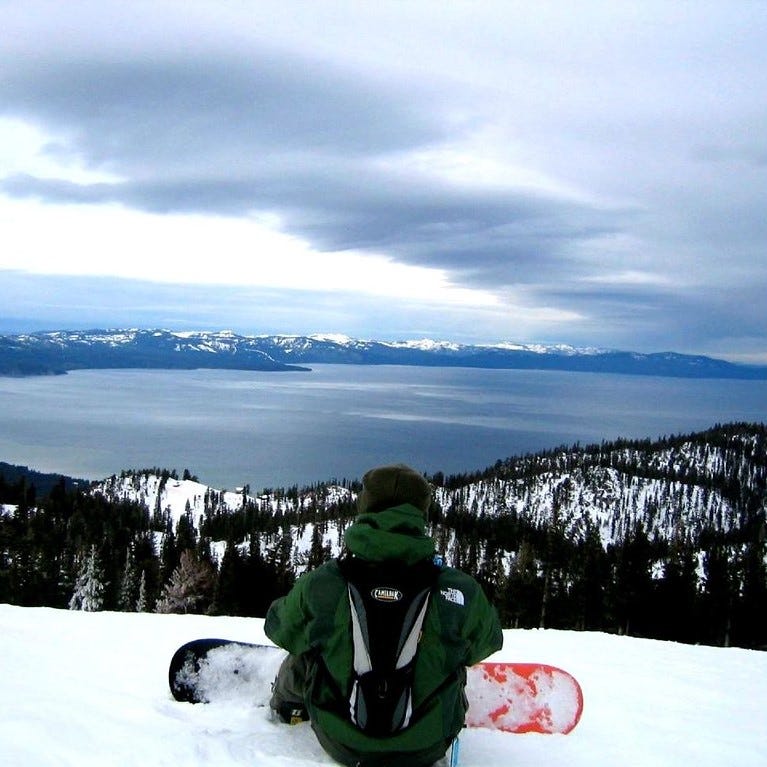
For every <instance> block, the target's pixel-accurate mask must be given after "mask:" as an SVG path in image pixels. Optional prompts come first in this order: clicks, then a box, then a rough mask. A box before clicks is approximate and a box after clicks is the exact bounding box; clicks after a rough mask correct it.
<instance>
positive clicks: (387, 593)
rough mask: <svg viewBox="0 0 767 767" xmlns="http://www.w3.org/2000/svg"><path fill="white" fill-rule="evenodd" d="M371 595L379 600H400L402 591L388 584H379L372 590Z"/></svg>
mask: <svg viewBox="0 0 767 767" xmlns="http://www.w3.org/2000/svg"><path fill="white" fill-rule="evenodd" d="M370 596H371V597H373V599H376V600H377V601H379V602H399V601H400V599H402V592H401V591H399V590H398V589H392V588H389V587H388V586H378V587H376V588H374V589H373V590H372V591H371V592H370Z"/></svg>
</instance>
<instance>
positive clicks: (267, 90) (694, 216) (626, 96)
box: [0, 0, 767, 362]
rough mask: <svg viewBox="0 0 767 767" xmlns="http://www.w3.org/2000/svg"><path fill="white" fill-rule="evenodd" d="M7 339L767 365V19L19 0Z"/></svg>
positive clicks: (676, 8) (9, 25)
mask: <svg viewBox="0 0 767 767" xmlns="http://www.w3.org/2000/svg"><path fill="white" fill-rule="evenodd" d="M0 29H1V30H2V35H0V290H1V291H2V296H3V302H2V309H0V332H18V331H23V330H34V329H50V328H64V327H66V328H74V327H105V326H109V327H116V326H126V325H130V326H140V327H168V328H186V329H218V328H230V329H233V330H235V331H238V332H242V333H272V332H284V333H314V332H337V333H346V334H348V335H351V336H355V337H361V338H381V339H404V338H418V337H424V336H428V337H432V338H440V339H451V340H458V341H467V342H494V341H501V340H510V341H522V342H525V341H526V342H564V343H571V344H575V345H581V346H583V345H596V346H607V347H613V348H623V349H635V350H639V351H662V350H667V349H673V350H675V351H680V352H696V353H704V354H711V355H714V356H720V357H726V358H729V359H734V360H742V361H752V362H767V300H766V299H765V296H767V80H766V79H765V72H767V45H766V44H765V40H767V3H765V2H760V1H759V0H754V1H753V2H749V1H747V0H722V1H721V2H708V1H707V0H691V1H690V2H682V1H674V2H669V0H663V2H651V1H650V0H637V2H615V1H611V2H607V0H605V2H566V1H565V0H562V2H546V1H545V0H544V1H543V2H536V3H532V4H531V3H529V2H515V1H514V0H504V1H503V2H490V1H488V2H483V1H482V0H473V1H472V2H462V1H461V0H436V1H432V0H411V1H410V2H404V0H403V1H402V2H386V1H385V0H377V1H376V2H364V1H362V0H355V1H352V0H348V1H347V2H340V1H339V2H330V1H326V0H306V1H305V2H298V1H293V2H291V0H280V1H279V2H271V1H270V0H265V1H264V2H258V1H256V0H250V1H248V0H241V1H239V2H237V1H235V0H207V1H195V0H179V1H178V2H172V1H169V0H152V1H151V2H141V1H140V0H139V1H137V0H132V1H131V2H129V3H125V2H117V0H98V1H97V2H77V0H74V1H73V2H67V3H61V2H37V1H36V0H24V1H23V2H18V1H14V0H8V1H3V0H0Z"/></svg>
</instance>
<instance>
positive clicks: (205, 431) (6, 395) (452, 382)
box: [0, 365, 767, 491]
mask: <svg viewBox="0 0 767 767" xmlns="http://www.w3.org/2000/svg"><path fill="white" fill-rule="evenodd" d="M766 418H767V383H765V382H764V381H727V380H687V379H677V378H652V377H642V376H620V375H604V374H590V373H563V372H541V371H531V370H475V369H467V368H417V367H398V366H381V367H377V366H352V365H315V366H313V370H312V372H311V373H261V372H247V371H222V370H193V371H170V370H84V371H76V372H72V373H69V374H68V375H66V376H55V377H34V378H0V423H1V424H2V427H0V460H4V461H7V462H8V463H19V464H26V465H28V466H29V467H30V468H34V469H37V470H39V471H46V472H58V473H62V474H68V475H73V476H78V477H84V478H88V479H100V478H103V477H106V476H109V475H110V474H114V473H119V472H120V471H121V470H122V469H125V468H144V467H152V466H159V467H163V468H169V469H174V468H175V469H177V470H178V471H179V473H181V472H182V471H183V470H184V469H185V468H188V469H189V470H190V471H191V472H192V473H193V474H197V475H198V477H199V479H200V481H201V482H204V483H206V484H208V485H212V486H214V487H218V488H227V489H233V488H234V487H238V486H241V485H244V484H249V485H250V486H251V489H252V490H253V491H256V490H258V489H261V488H262V487H276V486H288V485H292V484H298V485H304V484H310V483H312V482H315V481H319V480H326V479H331V478H338V479H341V478H348V479H353V478H359V477H361V475H362V474H363V473H364V472H365V470H367V469H368V468H370V467H371V466H375V465H378V464H381V463H388V462H392V461H404V462H406V463H409V464H411V465H413V466H414V467H416V468H418V469H420V470H422V471H427V472H430V473H431V472H435V471H438V470H441V471H444V472H445V473H448V474H449V473H457V472H462V471H470V470H474V469H482V468H485V467H486V466H489V465H491V464H493V463H494V462H495V461H496V460H497V459H499V458H506V457H508V456H511V455H518V454H521V453H525V452H529V451H537V450H541V449H547V448H552V447H556V446H558V445H561V444H567V445H570V444H574V443H576V442H580V443H581V444H587V443H591V442H600V441H602V440H603V439H604V440H609V439H614V438H616V437H632V438H634V437H651V438H655V437H657V436H661V435H668V434H677V433H680V432H689V431H695V430H699V429H705V428H708V427H709V426H712V425H714V424H715V423H717V422H726V421H763V420H765V419H766Z"/></svg>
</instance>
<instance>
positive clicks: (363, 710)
mask: <svg viewBox="0 0 767 767" xmlns="http://www.w3.org/2000/svg"><path fill="white" fill-rule="evenodd" d="M339 565H340V568H341V572H342V573H343V575H344V577H345V578H346V581H347V584H348V598H349V609H350V610H351V620H352V638H353V642H354V673H353V683H352V688H351V692H350V695H349V698H348V703H349V716H350V718H351V721H352V722H353V723H354V724H355V725H356V726H357V727H359V729H360V730H362V731H363V732H365V733H367V734H369V735H373V736H377V737H380V736H385V735H391V734H392V733H395V732H397V731H399V730H403V729H405V728H406V727H407V726H408V725H409V724H410V722H411V718H412V715H413V691H412V686H413V676H414V669H415V659H416V655H417V652H418V646H419V639H420V636H421V629H422V626H423V622H424V619H425V617H426V612H427V610H428V608H429V603H430V597H431V592H432V589H433V588H434V586H435V584H436V582H437V577H438V575H439V571H440V565H439V561H436V562H435V561H434V560H432V559H431V558H430V559H425V560H423V561H421V562H418V563H417V564H415V565H410V566H407V565H404V564H401V563H397V562H386V563H375V562H367V561H365V560H361V559H358V558H355V557H345V558H343V559H342V560H340V562H339Z"/></svg>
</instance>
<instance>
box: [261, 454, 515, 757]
mask: <svg viewBox="0 0 767 767" xmlns="http://www.w3.org/2000/svg"><path fill="white" fill-rule="evenodd" d="M431 497H432V494H431V487H430V485H429V484H428V482H427V481H426V480H425V479H424V477H423V476H422V475H421V474H419V473H418V472H416V471H414V470H413V469H411V468H410V467H408V466H405V465H404V464H397V465H392V466H381V467H378V468H375V469H371V470H370V471H369V472H367V473H366V474H365V476H364V477H363V481H362V491H361V492H360V494H359V496H358V498H357V508H358V516H357V517H356V520H355V522H354V523H353V524H352V525H351V526H350V527H349V528H348V530H347V531H346V533H345V536H344V537H345V547H346V553H345V554H344V556H342V557H341V558H339V559H333V560H331V561H329V562H326V563H325V564H323V565H322V566H320V567H319V568H317V569H316V570H312V571H309V572H307V573H304V575H302V576H301V577H300V578H299V579H298V581H297V582H296V584H295V586H294V587H293V589H292V590H291V591H290V593H288V594H287V596H284V597H282V598H280V599H277V600H275V601H274V602H273V603H272V605H271V607H270V608H269V611H268V613H267V616H266V621H265V631H266V634H267V636H268V637H269V638H270V639H271V640H272V641H273V642H274V643H275V644H277V645H279V646H280V647H283V648H285V649H286V650H287V651H288V653H289V655H288V656H287V658H286V659H285V661H284V662H283V664H282V666H281V667H280V670H279V672H278V674H277V677H276V679H275V681H274V684H273V688H272V689H273V694H272V699H271V701H270V706H271V708H272V709H273V710H274V711H275V712H276V713H277V715H278V716H279V718H280V719H281V720H282V721H286V722H290V721H301V720H305V719H307V718H308V719H309V720H310V721H311V724H312V727H313V729H314V731H315V733H316V735H317V738H318V740H319V742H320V744H321V745H322V747H323V748H324V749H325V751H327V753H328V754H329V755H330V756H331V757H333V758H334V759H335V760H336V761H338V762H340V763H342V764H344V765H349V766H350V767H351V766H354V767H360V766H361V767H375V766H377V765H384V764H387V765H390V764H395V763H396V764H397V765H398V767H427V766H428V765H432V764H433V763H434V762H436V761H437V760H439V759H441V758H442V757H443V756H444V755H445V753H446V752H447V750H448V748H449V747H450V745H451V743H452V742H453V740H454V739H455V738H456V737H457V735H458V733H459V732H460V730H461V728H462V727H463V724H464V716H465V713H466V708H467V701H466V697H465V694H464V688H465V685H466V667H467V666H470V665H473V664H474V663H478V662H479V661H481V660H483V659H484V658H486V657H487V656H488V655H490V654H491V653H493V652H495V651H496V650H498V649H500V648H501V645H502V644H503V636H502V633H501V627H500V623H499V620H498V616H497V614H496V611H495V609H494V608H493V607H492V606H491V605H490V603H489V602H488V600H487V598H486V597H485V595H484V593H483V591H482V589H481V587H480V585H479V584H478V583H477V582H476V581H475V580H474V579H473V578H471V577H470V576H468V575H467V574H465V573H462V572H461V571H459V570H456V569H454V568H451V567H445V566H444V565H443V563H442V562H441V558H440V557H438V556H436V555H435V550H434V542H433V541H432V539H431V538H430V537H428V536H427V535H426V532H425V526H426V521H427V516H428V510H429V507H430V505H431Z"/></svg>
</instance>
